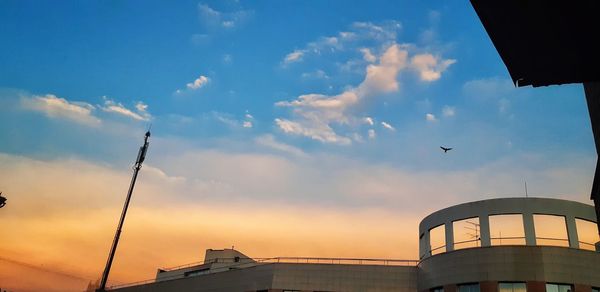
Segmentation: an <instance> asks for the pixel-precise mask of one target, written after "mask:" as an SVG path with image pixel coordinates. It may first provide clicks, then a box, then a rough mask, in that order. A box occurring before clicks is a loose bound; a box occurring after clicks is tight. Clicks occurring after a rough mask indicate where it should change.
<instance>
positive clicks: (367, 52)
mask: <svg viewBox="0 0 600 292" xmlns="http://www.w3.org/2000/svg"><path fill="white" fill-rule="evenodd" d="M360 52H361V53H363V59H364V60H365V61H367V62H369V63H375V61H377V57H375V55H373V53H371V50H370V49H369V48H362V49H360Z"/></svg>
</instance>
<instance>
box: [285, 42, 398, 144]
mask: <svg viewBox="0 0 600 292" xmlns="http://www.w3.org/2000/svg"><path fill="white" fill-rule="evenodd" d="M407 56H408V52H407V51H406V50H404V49H402V48H401V46H399V45H397V44H393V45H391V46H390V47H388V48H387V50H385V52H384V53H383V54H382V56H381V57H380V59H379V62H378V64H371V65H369V66H368V67H367V68H366V73H367V74H366V77H365V79H364V80H363V82H361V83H360V85H359V86H357V87H355V88H350V89H348V90H346V91H344V92H342V93H340V94H338V95H334V96H328V95H323V94H305V95H301V96H299V97H298V99H296V100H293V101H281V102H277V103H276V104H275V105H277V106H282V107H291V108H293V109H294V115H295V116H296V117H297V118H298V119H297V120H296V121H291V120H287V119H276V120H275V123H276V124H277V125H278V126H279V128H280V129H281V130H282V131H284V132H285V133H289V134H296V135H303V136H307V137H310V138H312V139H315V140H318V141H321V142H326V143H337V144H343V145H347V144H350V143H351V139H350V138H348V137H344V136H341V135H338V134H337V133H336V132H335V131H334V130H333V128H332V126H331V124H332V123H335V124H339V125H351V124H356V123H359V122H358V121H359V120H360V119H358V118H356V117H355V116H354V115H351V114H349V113H348V110H349V109H350V108H352V107H353V106H355V105H356V104H358V103H359V101H360V100H361V99H364V98H368V97H372V96H374V95H378V94H382V93H390V92H395V91H398V90H399V87H400V86H399V83H398V81H397V75H398V73H399V71H400V70H401V69H402V68H405V67H406V61H407ZM371 122H372V120H371Z"/></svg>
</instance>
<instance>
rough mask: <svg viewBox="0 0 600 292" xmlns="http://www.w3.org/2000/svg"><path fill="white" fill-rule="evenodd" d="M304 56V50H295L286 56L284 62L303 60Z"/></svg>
mask: <svg viewBox="0 0 600 292" xmlns="http://www.w3.org/2000/svg"><path fill="white" fill-rule="evenodd" d="M302 56H304V51H301V50H295V51H293V52H291V53H289V54H287V55H286V56H285V59H283V64H290V63H294V62H299V61H302Z"/></svg>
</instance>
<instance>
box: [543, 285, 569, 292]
mask: <svg viewBox="0 0 600 292" xmlns="http://www.w3.org/2000/svg"><path fill="white" fill-rule="evenodd" d="M571 291H573V288H572V287H571V285H568V284H546V292H571Z"/></svg>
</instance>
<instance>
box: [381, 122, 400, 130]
mask: <svg viewBox="0 0 600 292" xmlns="http://www.w3.org/2000/svg"><path fill="white" fill-rule="evenodd" d="M381 125H382V126H383V127H384V128H386V129H388V130H390V131H396V129H395V128H394V127H392V125H390V124H388V123H386V122H381Z"/></svg>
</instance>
